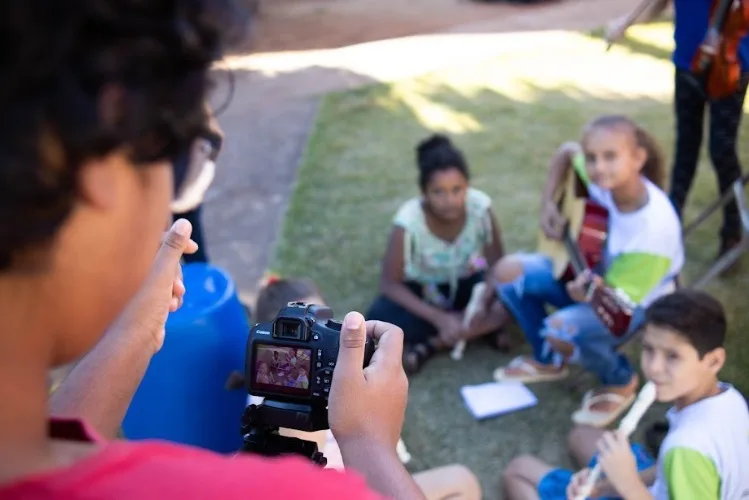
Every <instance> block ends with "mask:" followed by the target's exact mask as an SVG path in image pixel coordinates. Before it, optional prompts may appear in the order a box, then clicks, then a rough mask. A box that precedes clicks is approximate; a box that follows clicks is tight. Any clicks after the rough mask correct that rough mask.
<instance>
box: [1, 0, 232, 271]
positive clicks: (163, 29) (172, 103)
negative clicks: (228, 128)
mask: <svg viewBox="0 0 749 500" xmlns="http://www.w3.org/2000/svg"><path fill="white" fill-rule="evenodd" d="M235 8H236V7H235V6H234V5H233V3H232V2H230V1H229V0H69V1H60V0H5V1H3V2H1V3H0V36H2V40H4V43H3V45H4V46H5V47H6V48H5V50H4V53H3V56H2V57H1V58H0V61H1V62H0V72H1V73H2V76H0V108H1V109H2V110H3V113H2V116H1V117H0V270H5V269H7V268H9V267H10V266H11V265H12V263H13V260H14V258H15V257H16V256H18V255H19V254H21V253H23V252H24V251H26V250H29V249H31V248H32V247H37V246H39V245H43V244H46V243H48V242H49V241H50V240H51V239H52V237H53V236H54V235H55V233H56V232H57V230H58V229H59V228H60V226H61V225H62V223H63V222H64V221H65V220H66V218H67V217H68V215H69V213H70V211H71V209H72V207H73V204H74V200H75V197H76V191H77V175H78V171H79V169H80V166H81V165H82V163H83V162H85V161H86V160H89V159H92V158H96V157H102V156H105V155H107V154H108V153H110V152H112V151H115V150H123V151H127V152H128V155H129V156H130V158H131V159H132V161H133V162H134V163H135V164H137V165H144V164H148V163H150V162H155V161H164V160H171V159H173V158H175V157H177V156H179V154H180V153H181V152H182V151H185V150H186V149H187V148H189V145H190V144H191V143H192V140H193V138H194V137H196V136H197V135H199V134H200V133H201V131H202V130H203V128H204V126H205V124H206V121H207V116H206V109H205V107H204V101H205V99H206V97H207V93H208V90H209V87H210V78H209V69H210V67H211V65H212V63H213V62H214V61H216V60H217V59H219V58H220V57H221V56H222V54H223V51H224V48H225V46H226V44H227V43H228V42H229V41H230V37H232V39H233V37H234V36H235V35H238V34H240V33H241V31H240V30H241V27H240V26H237V25H236V24H234V23H233V22H232V20H233V19H234V18H235V16H234V15H233V12H234V11H235ZM230 28H231V29H230ZM234 28H238V29H234Z"/></svg>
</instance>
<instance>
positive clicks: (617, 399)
mask: <svg viewBox="0 0 749 500" xmlns="http://www.w3.org/2000/svg"><path fill="white" fill-rule="evenodd" d="M635 397H636V395H635V394H632V395H630V396H622V395H621V394H617V393H615V392H604V393H603V394H598V395H595V396H593V392H592V391H588V392H587V393H585V396H584V397H583V404H582V408H581V409H579V410H577V411H576V412H575V413H573V414H572V421H573V422H574V423H576V424H578V425H588V426H590V427H597V428H599V429H602V428H604V427H608V426H609V425H611V424H612V423H613V422H614V421H615V420H616V419H617V418H619V417H620V416H621V415H622V413H624V412H625V411H626V410H627V409H628V408H629V407H630V406H631V405H632V403H634V401H635ZM597 403H616V404H617V405H618V406H617V407H616V408H615V409H613V410H610V411H597V410H591V407H592V406H593V405H595V404H597Z"/></svg>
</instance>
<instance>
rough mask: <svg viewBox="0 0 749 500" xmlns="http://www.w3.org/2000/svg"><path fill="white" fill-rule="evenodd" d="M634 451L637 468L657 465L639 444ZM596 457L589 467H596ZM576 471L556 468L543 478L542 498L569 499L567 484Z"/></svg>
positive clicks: (542, 499) (634, 445) (607, 499)
mask: <svg viewBox="0 0 749 500" xmlns="http://www.w3.org/2000/svg"><path fill="white" fill-rule="evenodd" d="M632 453H634V455H635V460H636V461H637V470H638V471H643V470H645V469H649V468H650V467H652V466H654V465H655V459H654V458H653V457H652V456H650V454H649V453H648V452H647V450H646V449H645V448H644V447H642V446H640V445H639V444H633V445H632ZM595 464H596V458H595V457H593V459H592V460H591V461H590V464H588V467H594V466H595ZM574 474H575V472H573V471H571V470H567V469H554V470H553V471H551V472H549V473H548V474H546V475H545V476H544V477H543V478H541V482H540V483H538V496H539V497H540V498H541V500H567V485H568V484H570V481H571V480H572V476H573V475H574ZM616 498H618V497H605V498H604V497H600V498H599V500H615V499H616Z"/></svg>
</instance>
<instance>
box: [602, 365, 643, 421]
mask: <svg viewBox="0 0 749 500" xmlns="http://www.w3.org/2000/svg"><path fill="white" fill-rule="evenodd" d="M639 385H640V377H638V376H637V374H635V375H633V376H632V380H630V381H629V383H628V384H627V385H623V386H622V385H618V386H617V385H614V386H603V387H599V388H598V389H596V390H595V391H593V396H598V395H599V394H618V395H620V396H623V397H625V398H628V397H630V396H632V395H633V394H635V393H637V388H638V387H639ZM621 404H622V403H621V402H619V403H617V402H615V401H600V402H596V403H594V404H593V405H591V406H590V410H591V411H597V412H602V413H608V412H611V411H614V410H616V409H617V408H619V407H620V406H621Z"/></svg>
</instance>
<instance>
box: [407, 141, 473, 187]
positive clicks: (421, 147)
mask: <svg viewBox="0 0 749 500" xmlns="http://www.w3.org/2000/svg"><path fill="white" fill-rule="evenodd" d="M416 164H417V166H418V168H419V187H421V190H422V191H425V190H426V188H427V185H428V184H429V181H430V180H431V179H432V176H433V175H434V174H435V173H436V172H439V171H441V170H448V169H451V168H456V169H458V170H459V171H460V172H461V173H462V174H463V175H464V176H465V178H466V179H470V173H469V172H468V164H467V163H466V160H465V157H464V156H463V152H462V151H461V150H460V149H458V148H456V147H455V146H454V145H453V143H452V141H450V138H448V137H447V136H445V135H442V134H433V135H431V136H429V137H427V138H426V139H424V140H422V141H421V142H420V143H419V144H417V146H416Z"/></svg>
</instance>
